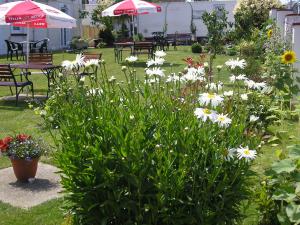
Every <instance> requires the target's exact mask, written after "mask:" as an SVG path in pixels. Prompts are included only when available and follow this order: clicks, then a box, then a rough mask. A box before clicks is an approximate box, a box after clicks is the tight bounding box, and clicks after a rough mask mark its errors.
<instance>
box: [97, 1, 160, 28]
mask: <svg viewBox="0 0 300 225" xmlns="http://www.w3.org/2000/svg"><path fill="white" fill-rule="evenodd" d="M158 12H161V7H160V6H159V5H157V4H154V3H150V2H146V1H142V0H124V1H122V2H119V3H116V4H114V5H112V6H110V7H109V8H107V9H105V10H104V11H103V12H102V16H121V15H129V16H131V18H132V25H133V17H134V16H137V15H142V14H149V13H158ZM132 27H133V26H132ZM133 30H134V29H133ZM132 34H134V31H133V32H132Z"/></svg>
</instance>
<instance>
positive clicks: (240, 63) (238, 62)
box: [225, 58, 247, 70]
mask: <svg viewBox="0 0 300 225" xmlns="http://www.w3.org/2000/svg"><path fill="white" fill-rule="evenodd" d="M225 65H226V66H228V67H229V68H230V69H232V70H233V69H235V68H237V67H238V68H240V69H244V68H245V66H246V65H247V63H246V61H245V60H244V59H241V60H240V59H239V58H237V59H236V60H234V59H229V60H228V61H227V62H225Z"/></svg>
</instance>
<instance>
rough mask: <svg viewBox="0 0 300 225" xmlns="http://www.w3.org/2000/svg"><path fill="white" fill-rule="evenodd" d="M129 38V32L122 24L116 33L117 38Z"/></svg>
mask: <svg viewBox="0 0 300 225" xmlns="http://www.w3.org/2000/svg"><path fill="white" fill-rule="evenodd" d="M128 37H129V30H128V28H127V26H126V24H125V23H122V25H121V29H120V30H118V31H117V38H118V39H123V38H128Z"/></svg>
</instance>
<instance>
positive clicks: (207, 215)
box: [45, 52, 260, 225]
mask: <svg viewBox="0 0 300 225" xmlns="http://www.w3.org/2000/svg"><path fill="white" fill-rule="evenodd" d="M163 55H164V54H163V53H161V52H159V53H156V59H155V60H157V61H154V62H152V61H149V62H148V64H150V62H151V63H152V65H153V63H154V64H156V63H158V62H160V61H161V58H160V57H163ZM158 59H159V60H158ZM135 60H136V59H135V58H134V57H131V58H128V59H127V61H128V62H130V64H129V66H127V67H125V66H123V67H122V71H123V72H124V78H125V81H120V82H118V81H116V79H115V78H114V77H109V76H108V74H107V73H106V70H105V63H103V62H102V63H101V67H100V70H98V71H99V72H100V73H99V74H98V76H95V77H91V78H90V80H89V83H90V85H86V84H87V83H85V82H87V81H86V80H85V79H81V80H79V81H78V83H77V82H76V81H75V80H73V79H71V78H72V77H70V76H65V77H60V79H61V80H60V81H59V82H58V86H57V87H56V89H55V92H54V93H53V94H54V95H53V96H52V97H51V99H52V100H51V101H52V104H51V105H48V103H47V105H46V110H47V113H46V115H47V116H46V117H45V119H46V120H48V119H49V118H50V117H51V116H52V115H51V113H53V112H59V114H60V116H59V117H58V120H57V121H55V123H57V126H58V129H57V131H56V132H58V133H59V134H60V135H59V138H55V137H57V136H54V138H55V140H56V143H57V144H58V148H59V150H58V152H57V155H56V160H57V164H58V166H59V168H60V170H61V172H62V184H63V186H64V189H65V191H66V192H67V195H66V198H67V200H68V201H69V202H70V204H68V205H67V207H68V209H69V210H71V211H72V215H74V222H75V224H89V225H93V224H130V225H132V224H149V225H150V224H151V225H153V224H160V225H164V224H178V225H179V224H191V225H193V224H233V223H235V222H238V221H239V219H240V217H241V214H240V210H239V205H240V203H241V201H242V200H244V199H246V198H247V196H248V191H249V185H248V183H247V181H248V179H249V176H250V175H251V172H250V170H249V166H250V160H251V159H253V158H255V154H256V152H255V151H253V150H249V148H251V149H253V148H255V147H257V145H258V144H259V143H260V136H259V135H252V134H251V133H247V134H246V133H245V131H246V130H247V129H248V127H249V121H248V118H249V115H250V113H251V112H249V111H248V109H247V107H245V106H246V105H247V101H244V100H243V101H241V99H240V93H239V92H238V89H237V87H236V89H235V91H234V93H235V94H234V95H233V96H231V97H224V99H223V98H221V99H220V96H219V95H218V94H217V93H213V90H214V89H210V88H208V89H207V87H204V86H201V87H200V86H199V88H198V89H193V88H192V87H193V86H192V83H193V82H192V80H193V79H190V80H187V79H188V78H190V77H191V76H193V74H189V73H191V72H192V71H194V70H195V68H189V70H188V71H187V73H186V74H185V75H183V77H185V78H186V82H184V83H181V82H180V81H178V80H177V81H171V82H170V81H169V82H167V83H165V82H164V79H163V78H162V77H160V76H163V73H162V71H159V68H156V67H153V68H147V69H146V79H145V82H144V81H140V80H138V79H137V76H136V73H135V69H134V67H132V66H130V65H134V63H135ZM198 71H199V72H198V73H200V74H201V75H199V74H198V75H199V77H198V78H199V79H200V78H201V79H204V78H205V76H204V74H202V73H203V71H204V70H203V68H202V67H198ZM201 71H202V72H201ZM151 74H152V75H151ZM158 74H160V75H158ZM171 78H172V79H174V76H173V75H171V76H170V77H169V78H168V80H172V79H171ZM176 79H177V78H176ZM194 84H197V83H194ZM185 85H186V86H187V87H189V88H190V92H189V93H185V94H183V93H182V87H183V86H185ZM209 86H210V87H212V84H210V85H209ZM205 91H209V93H210V94H208V93H206V94H208V96H210V97H209V98H211V97H214V98H216V99H219V101H221V102H222V103H220V104H217V105H216V104H215V102H214V103H213V102H210V103H208V104H207V105H206V104H205V103H203V102H202V103H201V101H200V100H198V99H200V98H201V99H203V98H204V96H205V93H203V92H205ZM217 91H218V90H217ZM219 91H220V90H219ZM220 94H221V93H220ZM204 105H206V107H207V110H208V111H210V112H211V113H212V115H211V117H210V118H206V119H204V118H197V117H196V116H195V113H196V112H197V110H201V108H196V107H199V106H204ZM208 111H207V112H208ZM48 114H49V115H48ZM213 115H214V116H217V117H218V118H220V120H217V119H216V120H215V119H214V116H213ZM229 116H230V118H229ZM223 119H224V120H223ZM52 122H53V120H52ZM241 146H249V148H248V147H245V148H242V147H241ZM235 148H237V149H235ZM229 149H230V151H229ZM242 150H244V151H245V155H239V154H238V153H237V152H236V151H242ZM248 154H252V155H251V158H247V157H248Z"/></svg>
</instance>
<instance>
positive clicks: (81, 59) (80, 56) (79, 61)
mask: <svg viewBox="0 0 300 225" xmlns="http://www.w3.org/2000/svg"><path fill="white" fill-rule="evenodd" d="M84 59H85V57H84V56H83V54H82V53H80V54H77V55H76V59H75V63H76V64H77V65H78V66H79V67H81V66H84Z"/></svg>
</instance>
